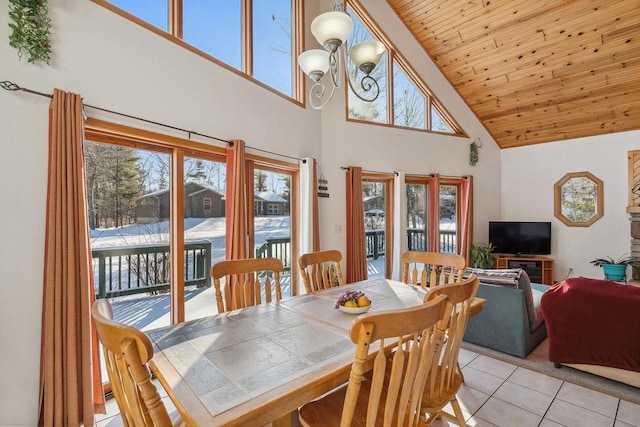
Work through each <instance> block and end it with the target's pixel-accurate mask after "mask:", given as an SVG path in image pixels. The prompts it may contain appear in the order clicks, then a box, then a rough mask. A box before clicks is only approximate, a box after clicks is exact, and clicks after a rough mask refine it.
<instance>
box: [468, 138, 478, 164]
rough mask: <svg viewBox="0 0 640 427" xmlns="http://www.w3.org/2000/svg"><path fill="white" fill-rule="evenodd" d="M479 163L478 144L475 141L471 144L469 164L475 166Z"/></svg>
mask: <svg viewBox="0 0 640 427" xmlns="http://www.w3.org/2000/svg"><path fill="white" fill-rule="evenodd" d="M477 163H478V144H476V142H475V141H473V142H472V143H471V144H470V145H469V164H470V165H471V166H475V165H476V164H477Z"/></svg>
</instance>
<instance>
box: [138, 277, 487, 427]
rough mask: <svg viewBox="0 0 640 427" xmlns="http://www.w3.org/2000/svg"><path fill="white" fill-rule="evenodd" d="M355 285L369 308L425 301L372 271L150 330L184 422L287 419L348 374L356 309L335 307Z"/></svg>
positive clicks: (157, 365)
mask: <svg viewBox="0 0 640 427" xmlns="http://www.w3.org/2000/svg"><path fill="white" fill-rule="evenodd" d="M349 289H352V290H356V291H362V292H363V293H365V295H366V296H367V297H368V298H369V299H370V301H371V308H370V311H371V312H375V311H382V310H393V309H402V308H407V307H412V306H416V305H419V304H422V302H423V298H424V296H425V294H426V292H427V291H428V289H425V288H422V287H420V286H412V285H407V284H405V283H402V282H396V281H392V280H388V279H384V278H371V279H367V280H364V281H360V282H355V283H351V284H347V285H342V286H338V287H335V288H330V289H325V290H322V291H318V292H314V293H310V294H303V295H298V296H294V297H291V298H287V299H283V300H281V301H276V302H271V303H267V304H260V305H256V306H252V307H247V308H243V309H238V310H233V311H229V312H225V313H220V314H217V315H212V316H209V317H204V318H201V319H196V320H191V321H186V322H182V323H178V324H175V325H171V326H167V327H163V328H160V329H155V330H151V331H148V332H146V333H147V335H148V336H149V338H150V339H151V341H152V343H153V345H154V356H153V359H152V360H151V361H150V367H151V370H152V372H153V373H154V374H155V376H156V377H157V378H158V379H159V381H160V382H161V383H162V386H163V387H164V388H165V390H166V391H167V393H168V395H169V397H170V399H171V400H172V401H173V403H174V404H175V406H176V408H177V410H178V411H179V412H180V414H181V415H182V418H183V420H184V422H185V424H186V425H189V426H235V425H242V426H265V425H267V424H269V423H272V425H274V426H279V425H287V424H288V423H289V422H290V421H291V417H290V414H293V413H295V411H296V409H297V408H298V407H300V406H302V405H303V404H305V403H307V402H310V401H311V400H313V399H315V398H317V397H319V396H321V395H323V394H324V393H326V392H328V391H330V390H332V389H334V388H335V387H337V386H339V385H341V384H343V383H345V382H346V381H348V379H349V373H350V370H351V364H352V363H353V360H354V355H355V344H353V343H352V341H351V340H350V338H349V330H350V327H351V324H352V323H353V320H354V319H355V317H356V315H354V314H348V313H344V312H342V311H340V310H337V309H336V308H335V303H336V300H337V299H338V297H339V296H340V295H341V294H343V293H344V292H346V291H347V290H349ZM484 302H485V300H483V299H480V298H476V300H475V301H474V302H473V304H472V314H475V313H478V312H479V311H480V310H481V309H482V304H483V303H484Z"/></svg>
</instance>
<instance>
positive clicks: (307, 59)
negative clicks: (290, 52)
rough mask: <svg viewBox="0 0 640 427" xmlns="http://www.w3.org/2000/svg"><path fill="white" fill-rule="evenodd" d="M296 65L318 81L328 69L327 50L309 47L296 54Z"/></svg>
mask: <svg viewBox="0 0 640 427" xmlns="http://www.w3.org/2000/svg"><path fill="white" fill-rule="evenodd" d="M298 65H300V68H302V71H303V72H304V73H305V74H306V75H307V76H309V78H311V79H312V80H314V81H316V82H317V81H318V80H320V79H321V78H322V76H324V75H325V74H326V72H327V71H329V52H327V51H326V50H322V49H310V50H307V51H304V52H302V53H301V54H300V55H299V56H298Z"/></svg>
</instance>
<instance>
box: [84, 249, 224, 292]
mask: <svg viewBox="0 0 640 427" xmlns="http://www.w3.org/2000/svg"><path fill="white" fill-rule="evenodd" d="M91 253H92V257H93V270H94V274H95V276H96V285H97V289H96V298H111V297H115V296H122V295H132V294H138V293H153V292H159V291H164V290H167V289H169V280H170V276H171V268H170V262H169V260H170V256H169V245H166V244H164V245H138V246H118V247H110V248H99V249H94V250H92V251H91ZM210 267H211V242H209V241H197V242H188V243H185V245H184V268H185V272H184V279H185V286H193V285H195V286H198V287H202V286H211V275H210V274H209V268H210Z"/></svg>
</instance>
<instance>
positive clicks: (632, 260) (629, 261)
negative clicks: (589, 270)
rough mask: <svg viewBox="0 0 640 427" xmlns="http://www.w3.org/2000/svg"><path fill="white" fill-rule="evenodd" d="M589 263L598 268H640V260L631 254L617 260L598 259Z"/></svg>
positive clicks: (608, 258)
mask: <svg viewBox="0 0 640 427" xmlns="http://www.w3.org/2000/svg"><path fill="white" fill-rule="evenodd" d="M589 263H590V264H593V265H594V266H596V267H602V266H603V265H605V264H618V265H631V266H633V267H640V259H639V258H636V257H634V256H630V255H629V254H624V255H622V256H621V257H620V258H618V259H616V260H614V259H613V258H611V257H609V256H607V257H604V258H596V259H594V260H591V261H589Z"/></svg>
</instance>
